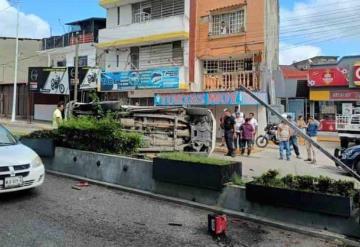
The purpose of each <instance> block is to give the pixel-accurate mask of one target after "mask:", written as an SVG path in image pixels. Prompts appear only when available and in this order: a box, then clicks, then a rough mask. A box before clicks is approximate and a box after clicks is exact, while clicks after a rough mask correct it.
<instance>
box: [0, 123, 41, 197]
mask: <svg viewBox="0 0 360 247" xmlns="http://www.w3.org/2000/svg"><path fill="white" fill-rule="evenodd" d="M44 178H45V168H44V165H43V163H42V161H41V159H40V157H39V156H38V155H37V154H36V153H35V152H34V151H33V150H31V149H30V148H28V147H26V146H24V145H23V144H21V143H20V142H19V141H18V140H17V139H16V138H15V137H14V136H13V135H12V134H11V133H10V132H9V131H8V130H7V129H6V128H5V127H4V126H2V125H0V194H1V193H6V192H13V191H19V190H27V189H31V188H35V187H38V186H40V185H42V184H43V182H44Z"/></svg>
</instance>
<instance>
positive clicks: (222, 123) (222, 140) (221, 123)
mask: <svg viewBox="0 0 360 247" xmlns="http://www.w3.org/2000/svg"><path fill="white" fill-rule="evenodd" d="M225 110H226V109H225ZM225 110H224V114H225ZM224 114H223V115H222V116H221V117H220V135H221V144H220V147H223V146H225V133H224Z"/></svg>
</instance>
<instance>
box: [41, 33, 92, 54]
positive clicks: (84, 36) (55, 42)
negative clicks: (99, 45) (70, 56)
mask: <svg viewBox="0 0 360 247" xmlns="http://www.w3.org/2000/svg"><path fill="white" fill-rule="evenodd" d="M97 39H98V37H97V36H96V35H95V34H94V33H86V32H82V33H80V34H77V33H75V32H72V33H67V34H64V35H62V36H53V37H50V38H45V39H43V40H42V48H41V49H42V50H49V49H55V48H62V47H67V46H71V45H75V44H76V43H79V44H86V43H93V42H97ZM77 40H78V41H77Z"/></svg>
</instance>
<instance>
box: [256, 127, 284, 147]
mask: <svg viewBox="0 0 360 247" xmlns="http://www.w3.org/2000/svg"><path fill="white" fill-rule="evenodd" d="M276 132H277V124H268V125H267V126H266V128H265V135H259V136H258V137H257V138H256V140H255V143H256V146H258V147H259V148H265V147H266V146H267V145H268V144H269V142H270V141H272V142H273V143H274V144H275V145H279V140H278V139H277V135H276Z"/></svg>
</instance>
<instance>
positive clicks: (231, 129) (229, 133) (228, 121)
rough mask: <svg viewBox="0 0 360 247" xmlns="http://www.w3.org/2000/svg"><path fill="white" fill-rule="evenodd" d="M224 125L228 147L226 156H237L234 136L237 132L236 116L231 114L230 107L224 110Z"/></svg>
mask: <svg viewBox="0 0 360 247" xmlns="http://www.w3.org/2000/svg"><path fill="white" fill-rule="evenodd" d="M223 126H224V136H225V142H226V146H227V149H228V152H227V154H226V156H231V157H235V153H234V137H235V134H236V132H235V118H234V117H233V116H232V115H231V112H230V110H228V109H225V112H224V118H223Z"/></svg>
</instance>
